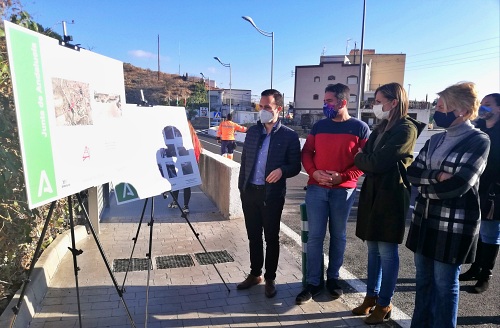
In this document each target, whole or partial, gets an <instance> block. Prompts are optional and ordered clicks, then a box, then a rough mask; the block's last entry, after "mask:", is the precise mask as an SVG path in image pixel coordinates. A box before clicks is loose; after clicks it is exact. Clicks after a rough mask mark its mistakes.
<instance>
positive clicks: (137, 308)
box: [30, 188, 398, 328]
mask: <svg viewBox="0 0 500 328" xmlns="http://www.w3.org/2000/svg"><path fill="white" fill-rule="evenodd" d="M181 194H182V193H181ZM181 198H182V196H181ZM169 202H170V199H166V200H165V199H163V198H162V197H155V198H154V215H153V217H154V222H153V225H152V229H151V228H150V227H151V226H150V225H149V223H150V221H151V214H150V213H151V210H150V205H151V204H150V203H151V202H150V203H149V204H148V205H147V207H146V211H145V215H144V218H143V223H142V224H141V226H140V230H139V233H138V227H139V224H138V223H139V220H140V215H141V211H142V208H143V206H144V201H138V202H134V203H129V204H125V205H120V206H117V205H116V204H114V203H112V204H111V206H110V208H109V209H106V210H105V212H104V219H103V220H102V221H101V224H100V234H99V235H98V238H99V240H100V243H101V245H102V247H103V249H104V252H105V256H106V258H107V260H108V263H109V264H110V266H111V267H112V270H113V275H114V277H115V278H116V282H117V286H118V288H119V289H121V287H122V285H123V284H124V286H125V292H124V293H123V298H120V296H119V292H118V291H117V290H116V288H115V286H114V284H113V281H112V278H111V275H110V274H109V272H108V270H107V268H106V265H105V262H104V260H103V258H102V256H101V254H100V252H99V249H98V247H97V244H96V242H95V241H94V239H93V237H92V235H89V237H87V238H86V239H85V240H84V241H82V242H80V243H78V244H77V249H81V250H83V254H81V255H79V256H77V260H78V267H79V268H80V270H79V271H78V282H79V292H80V312H81V317H82V326H83V327H131V326H133V324H132V323H131V320H130V319H129V317H128V315H127V311H126V310H125V307H124V303H126V305H127V308H128V310H129V312H130V315H131V317H132V320H133V322H134V324H135V325H136V326H137V327H144V326H145V324H146V323H147V327H292V326H293V327H368V326H367V325H365V324H364V323H363V321H362V318H360V317H355V316H352V314H351V312H350V310H351V309H350V308H349V307H348V306H347V305H346V304H345V303H344V302H343V300H342V298H341V299H339V300H332V299H331V297H330V296H329V295H327V294H328V293H327V292H325V293H323V294H322V295H320V296H319V297H317V298H316V300H315V301H312V302H309V303H307V304H304V305H301V306H298V305H296V304H295V296H296V295H297V294H298V293H299V292H300V291H301V289H302V285H301V281H302V273H301V263H300V256H297V254H292V253H291V251H290V250H289V249H288V248H286V247H282V249H281V255H280V263H279V267H278V273H277V289H278V293H277V295H276V296H275V297H274V298H272V299H268V298H266V297H265V295H264V285H263V284H261V285H258V286H255V287H253V288H251V289H249V290H245V291H239V290H237V289H236V285H237V284H238V283H239V282H241V281H242V280H243V279H244V278H245V277H246V275H247V274H248V272H249V253H248V241H247V238H246V230H245V225H244V221H243V220H224V219H223V218H222V217H221V215H220V213H219V212H218V210H217V208H216V207H215V205H214V204H213V203H212V202H211V201H210V200H209V199H208V197H207V196H206V195H205V194H204V193H203V192H202V191H201V190H200V189H199V188H193V194H192V199H191V203H190V210H191V212H190V214H189V216H188V219H189V222H190V223H191V227H192V228H193V229H194V232H193V231H192V230H191V227H190V225H189V224H188V223H187V222H186V221H185V219H183V218H182V217H181V212H180V211H179V209H171V208H168V207H167V204H168V203H169ZM137 233H138V235H137ZM195 233H196V234H198V238H199V240H200V241H201V243H202V244H203V246H204V247H205V248H206V250H207V251H208V252H217V253H216V254H217V255H219V256H221V258H218V259H219V260H220V261H222V263H218V264H215V266H216V267H217V269H218V271H219V272H220V275H221V276H222V278H223V279H224V281H225V284H224V282H223V281H222V279H221V278H220V276H219V274H218V273H217V271H216V270H215V268H214V265H213V264H210V263H208V264H207V263H205V262H206V257H204V255H205V253H204V250H203V248H202V246H201V245H200V242H199V241H198V239H197V237H196V235H195ZM136 235H137V236H138V238H137V241H136V243H135V250H134V254H133V258H134V259H137V260H135V261H134V268H133V269H134V271H130V272H128V274H127V279H126V281H125V283H124V277H125V273H124V272H116V271H123V267H120V265H119V264H120V263H122V264H123V261H122V260H128V259H129V257H130V256H131V252H132V248H133V247H134V241H133V238H135V236H136ZM150 235H151V236H152V238H151V250H152V252H151V254H152V256H151V257H152V262H153V267H152V269H151V270H150V272H149V280H148V270H147V263H148V262H147V260H146V258H147V255H146V254H147V253H148V252H149V247H150ZM174 256H175V257H174ZM178 259H182V260H183V261H177V260H178ZM186 259H187V262H189V263H191V265H192V266H187V267H179V266H182V265H186V264H185V260H186ZM203 259H205V261H203ZM209 259H210V258H209ZM298 259H299V260H298ZM209 262H210V261H209ZM145 263H146V265H144V264H145ZM189 263H188V264H189ZM169 266H174V267H169ZM175 266H177V267H175ZM165 267H166V268H165ZM148 282H149V289H148V288H147V285H148ZM146 317H147V322H146ZM30 327H36V328H40V327H50V328H57V327H64V328H67V327H79V319H78V303H77V297H76V287H75V273H74V269H73V258H72V256H71V254H70V253H69V252H68V254H66V256H65V257H64V258H63V260H62V262H61V263H60V266H59V268H58V270H57V273H56V274H55V276H54V278H53V279H52V281H51V284H50V287H49V289H48V292H47V294H46V296H45V298H44V300H43V302H42V308H41V311H39V313H37V314H36V316H35V318H34V319H33V320H32V322H31V325H30ZM378 327H398V325H397V324H396V323H394V322H392V321H389V322H388V323H385V324H383V325H378Z"/></svg>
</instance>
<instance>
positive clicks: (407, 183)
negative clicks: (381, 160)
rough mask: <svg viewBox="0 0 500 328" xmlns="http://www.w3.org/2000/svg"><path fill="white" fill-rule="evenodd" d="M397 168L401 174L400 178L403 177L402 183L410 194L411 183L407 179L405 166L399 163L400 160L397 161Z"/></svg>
mask: <svg viewBox="0 0 500 328" xmlns="http://www.w3.org/2000/svg"><path fill="white" fill-rule="evenodd" d="M398 169H399V174H401V178H402V179H403V183H404V185H405V187H406V189H408V192H409V193H410V194H411V184H410V181H408V177H407V176H406V170H405V167H404V165H403V163H401V161H398Z"/></svg>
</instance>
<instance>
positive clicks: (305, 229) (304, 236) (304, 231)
mask: <svg viewBox="0 0 500 328" xmlns="http://www.w3.org/2000/svg"><path fill="white" fill-rule="evenodd" d="M300 220H301V222H302V227H301V233H300V240H301V241H302V286H303V287H304V288H305V287H306V286H307V240H308V239H309V226H308V221H307V211H306V203H302V204H300ZM324 272H325V263H324V261H321V273H322V274H321V277H320V284H321V285H322V284H323V283H324V282H325V278H324V275H325V274H324Z"/></svg>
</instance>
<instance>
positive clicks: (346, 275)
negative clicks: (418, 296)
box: [280, 172, 411, 328]
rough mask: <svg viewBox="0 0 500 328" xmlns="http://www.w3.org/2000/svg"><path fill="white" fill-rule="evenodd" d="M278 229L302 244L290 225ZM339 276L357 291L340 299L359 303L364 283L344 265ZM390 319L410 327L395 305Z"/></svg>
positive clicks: (409, 318) (409, 321)
mask: <svg viewBox="0 0 500 328" xmlns="http://www.w3.org/2000/svg"><path fill="white" fill-rule="evenodd" d="M301 173H302V172H301ZM280 229H281V231H282V232H283V233H284V234H285V235H286V236H288V237H289V238H291V239H292V240H293V241H294V242H296V243H297V245H299V246H301V245H302V241H301V239H300V236H299V234H298V233H296V232H295V231H293V230H292V229H290V227H288V226H287V225H286V224H284V223H283V222H281V223H280ZM328 262H329V261H328V256H326V255H324V263H325V267H328ZM339 278H340V279H342V280H344V281H345V282H347V283H348V284H349V285H351V287H352V288H354V289H355V290H356V292H357V293H352V294H344V295H343V296H342V301H343V302H345V303H346V304H347V305H348V306H349V308H351V309H353V308H355V307H356V306H358V305H359V304H361V303H362V302H363V298H364V297H365V294H366V284H365V283H364V282H362V281H361V280H359V279H358V277H356V276H355V275H353V274H352V273H350V272H349V271H347V270H346V269H344V267H341V268H340V271H339ZM391 319H392V320H393V321H395V322H396V323H397V324H398V325H400V326H401V327H403V328H409V327H410V324H411V317H410V316H408V315H407V314H406V313H404V312H403V311H401V310H400V309H398V308H397V307H395V306H394V307H393V308H392V315H391Z"/></svg>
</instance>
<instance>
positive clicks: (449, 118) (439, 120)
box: [434, 111, 457, 129]
mask: <svg viewBox="0 0 500 328" xmlns="http://www.w3.org/2000/svg"><path fill="white" fill-rule="evenodd" d="M456 119H457V117H456V116H455V113H454V112H448V113H442V112H438V111H436V112H435V113H434V122H436V124H437V126H439V127H442V128H445V129H447V128H449V127H450V125H451V123H453V121H455V120H456Z"/></svg>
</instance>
